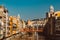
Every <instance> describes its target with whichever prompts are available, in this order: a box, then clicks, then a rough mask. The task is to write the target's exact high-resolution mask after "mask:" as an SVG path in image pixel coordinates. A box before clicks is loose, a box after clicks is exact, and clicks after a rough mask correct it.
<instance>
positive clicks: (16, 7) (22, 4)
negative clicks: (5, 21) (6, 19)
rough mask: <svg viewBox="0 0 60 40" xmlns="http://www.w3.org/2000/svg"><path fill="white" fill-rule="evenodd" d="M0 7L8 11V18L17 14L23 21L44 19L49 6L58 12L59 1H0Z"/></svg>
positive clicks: (59, 7) (59, 8)
mask: <svg viewBox="0 0 60 40" xmlns="http://www.w3.org/2000/svg"><path fill="white" fill-rule="evenodd" d="M0 5H3V6H4V7H5V8H7V9H8V11H9V13H8V14H9V16H10V15H11V16H17V15H18V14H19V15H20V18H21V19H23V20H28V19H40V18H45V16H46V12H49V8H50V5H53V6H54V9H55V11H59V10H60V0H0Z"/></svg>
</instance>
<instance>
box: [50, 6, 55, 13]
mask: <svg viewBox="0 0 60 40" xmlns="http://www.w3.org/2000/svg"><path fill="white" fill-rule="evenodd" d="M50 12H51V13H53V12H54V7H53V6H52V5H51V6H50Z"/></svg>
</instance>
